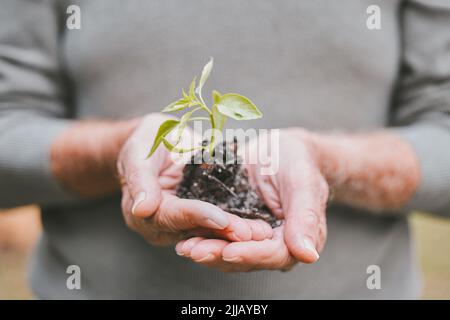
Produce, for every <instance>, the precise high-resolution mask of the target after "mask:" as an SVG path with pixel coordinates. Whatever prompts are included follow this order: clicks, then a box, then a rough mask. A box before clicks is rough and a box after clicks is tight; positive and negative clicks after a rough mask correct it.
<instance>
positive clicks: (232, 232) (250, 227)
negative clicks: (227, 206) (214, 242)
mask: <svg viewBox="0 0 450 320" xmlns="http://www.w3.org/2000/svg"><path fill="white" fill-rule="evenodd" d="M229 219H230V225H229V226H228V227H227V228H226V229H225V230H223V231H219V232H216V233H217V235H218V236H221V235H222V236H223V237H224V238H225V239H229V240H231V241H249V240H252V239H253V240H262V239H266V238H270V237H271V236H272V228H271V227H270V226H269V225H268V224H266V225H267V226H264V224H263V223H264V222H262V221H261V222H258V220H250V219H243V218H240V217H238V216H236V215H234V214H229ZM269 229H270V230H269Z"/></svg>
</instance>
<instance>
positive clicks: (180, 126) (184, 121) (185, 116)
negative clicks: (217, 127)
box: [175, 108, 200, 146]
mask: <svg viewBox="0 0 450 320" xmlns="http://www.w3.org/2000/svg"><path fill="white" fill-rule="evenodd" d="M199 109H200V108H195V109H193V110H192V111H188V112H186V113H185V114H183V116H182V117H181V119H180V123H179V124H178V128H177V135H176V138H175V146H176V145H177V144H178V143H180V140H181V136H182V135H183V131H184V129H186V126H187V124H188V122H189V119H190V118H191V116H192V114H193V113H194V112H195V111H197V110H199Z"/></svg>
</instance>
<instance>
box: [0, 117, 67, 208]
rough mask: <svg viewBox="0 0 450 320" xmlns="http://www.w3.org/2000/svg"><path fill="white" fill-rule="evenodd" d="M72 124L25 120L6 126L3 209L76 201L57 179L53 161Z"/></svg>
mask: <svg viewBox="0 0 450 320" xmlns="http://www.w3.org/2000/svg"><path fill="white" fill-rule="evenodd" d="M9 120H12V119H9ZM15 120H18V121H15ZM70 123H71V121H70V120H65V119H54V118H52V119H48V118H39V117H21V118H20V119H14V120H13V121H7V123H4V124H3V125H2V127H1V131H2V134H1V135H0V146H1V150H2V151H1V153H0V176H1V177H2V179H1V180H2V185H1V186H0V189H1V191H2V192H1V193H2V194H1V195H0V207H3V208H5V207H7V208H9V207H14V206H20V205H26V204H32V203H33V204H39V205H51V204H58V203H62V202H67V201H73V200H75V199H76V196H75V195H73V194H71V193H69V192H67V191H66V190H64V188H63V187H62V186H61V185H60V184H59V182H58V181H57V179H56V178H55V177H54V176H53V174H52V170H51V160H50V151H51V145H52V143H53V141H54V139H55V138H56V136H57V135H58V134H59V133H60V132H61V131H62V130H63V129H64V128H66V127H67V126H68V125H69V124H70Z"/></svg>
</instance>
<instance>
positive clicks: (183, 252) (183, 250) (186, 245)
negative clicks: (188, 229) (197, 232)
mask: <svg viewBox="0 0 450 320" xmlns="http://www.w3.org/2000/svg"><path fill="white" fill-rule="evenodd" d="M204 239H205V238H203V237H193V238H190V239H187V240H183V241H180V242H178V243H177V245H176V246H175V251H176V253H177V254H178V255H179V256H183V257H190V255H191V250H192V248H194V246H195V245H196V244H197V243H198V242H200V241H202V240H204Z"/></svg>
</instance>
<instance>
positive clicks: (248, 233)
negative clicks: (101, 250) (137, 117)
mask: <svg viewBox="0 0 450 320" xmlns="http://www.w3.org/2000/svg"><path fill="white" fill-rule="evenodd" d="M165 120H167V117H165V116H162V115H160V114H150V115H148V116H146V117H144V118H143V119H142V120H141V122H140V124H139V125H138V127H137V128H136V130H135V131H134V132H133V133H132V134H131V136H130V137H129V138H128V140H127V141H126V143H125V144H124V146H123V148H122V150H121V151H120V154H119V157H118V161H117V170H118V173H119V176H120V179H121V184H122V213H123V216H124V219H125V222H126V224H127V226H128V227H129V228H130V229H132V230H133V231H135V232H137V233H139V234H140V235H141V236H142V237H143V238H144V239H145V240H146V241H148V242H149V243H150V244H152V245H169V244H174V243H176V242H177V241H180V240H181V239H185V238H188V237H192V236H202V237H214V238H216V239H225V240H228V241H249V240H262V239H266V238H271V237H272V233H273V232H272V229H271V228H270V226H269V225H268V224H266V223H262V222H261V221H253V220H247V219H241V218H239V217H237V216H234V215H232V214H229V213H227V212H225V211H223V210H221V209H220V208H218V207H216V206H214V205H212V204H209V203H206V202H203V201H199V200H190V199H180V198H178V197H177V196H176V195H175V193H176V186H177V184H178V183H179V182H180V181H181V179H182V176H183V163H182V161H174V157H173V154H171V153H170V152H168V151H167V149H166V148H164V147H163V146H161V147H160V148H158V150H157V151H156V152H155V153H154V154H153V155H152V156H151V157H150V158H149V159H146V156H147V152H148V150H147V148H146V146H149V145H150V143H151V142H153V139H154V137H155V135H156V132H157V130H158V127H159V125H160V124H161V123H162V122H163V121H165ZM185 132H186V133H185V135H191V134H192V133H191V132H189V131H188V130H186V131H185ZM183 141H185V142H190V141H191V139H190V137H189V136H185V137H184V138H183ZM185 156H189V155H185Z"/></svg>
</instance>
